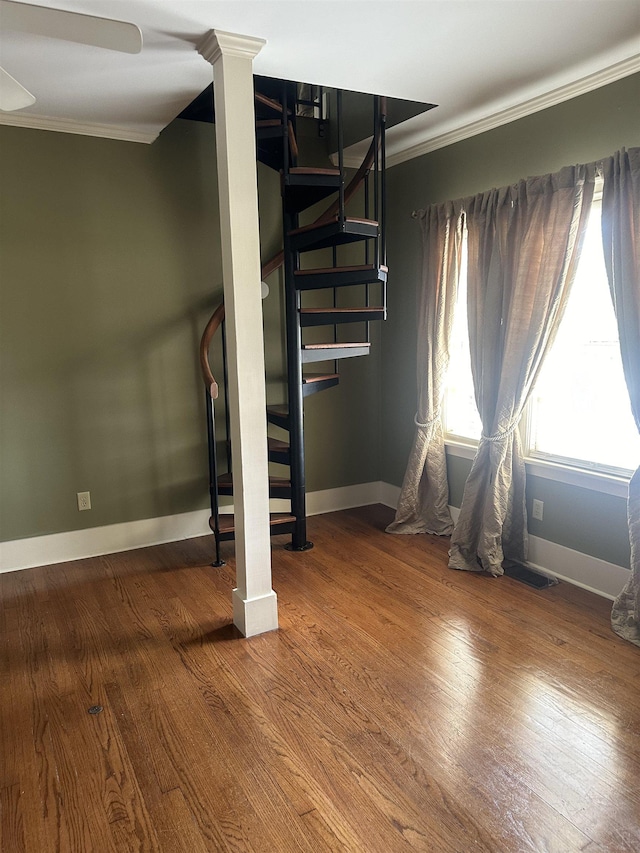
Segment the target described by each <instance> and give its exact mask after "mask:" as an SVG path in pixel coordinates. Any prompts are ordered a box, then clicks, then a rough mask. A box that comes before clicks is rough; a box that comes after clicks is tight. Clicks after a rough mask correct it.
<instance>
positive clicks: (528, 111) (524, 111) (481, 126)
mask: <svg viewBox="0 0 640 853" xmlns="http://www.w3.org/2000/svg"><path fill="white" fill-rule="evenodd" d="M638 71H640V54H636V55H635V56H632V57H630V58H629V59H625V60H623V61H621V62H616V63H615V64H614V65H610V66H609V67H608V68H603V69H602V70H601V71H597V72H595V73H594V74H589V75H587V76H586V77H583V78H582V79H580V80H576V81H575V82H573V83H569V84H567V85H565V86H560V87H558V88H557V89H553V90H552V91H551V92H546V93H545V94H544V95H539V96H538V97H536V98H531V99H530V100H528V101H524V102H523V103H521V104H516V105H515V106H513V107H509V108H507V109H506V110H500V111H499V112H496V113H493V114H492V115H489V116H486V117H485V118H482V119H479V120H478V121H473V122H471V123H470V124H465V125H462V126H461V127H457V128H454V129H453V130H450V131H448V132H447V133H441V134H439V135H438V136H432V137H427V138H425V139H423V140H422V141H421V142H418V143H415V144H414V145H410V146H407V147H406V148H399V149H398V150H396V151H393V153H391V154H388V155H387V161H386V165H387V168H390V167H391V166H397V165H398V164H399V163H404V162H406V161H407V160H413V159H414V158H415V157H420V156H422V155H423V154H428V153H429V152H431V151H437V150H438V149H439V148H445V147H446V146H447V145H453V144H454V143H456V142H461V141H462V140H463V139H469V138H470V137H472V136H477V135H478V134H480V133H486V131H488V130H493V129H494V128H496V127H500V126H501V125H503V124H509V123H510V122H512V121H517V120H518V119H520V118H524V117H525V116H528V115H532V114H533V113H537V112H540V111H541V110H546V109H548V108H549V107H553V106H556V104H561V103H563V102H564V101H570V100H571V99H572V98H577V97H579V96H580V95H586V94H587V93H588V92H592V91H593V90H594V89H599V88H600V87H601V86H606V85H608V84H609V83H615V82H616V80H621V79H622V78H623V77H629V76H630V75H631V74H635V73H636V72H638ZM354 159H355V158H354ZM345 164H346V165H348V166H351V165H352V163H349V162H347V160H346V159H345ZM356 168H357V166H356Z"/></svg>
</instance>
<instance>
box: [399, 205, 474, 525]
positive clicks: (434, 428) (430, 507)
mask: <svg viewBox="0 0 640 853" xmlns="http://www.w3.org/2000/svg"><path fill="white" fill-rule="evenodd" d="M418 220H419V222H420V225H421V228H422V246H423V265H422V282H421V286H420V287H419V288H418V304H417V311H418V354H417V355H418V358H417V368H418V411H417V412H416V417H415V422H416V432H415V438H414V443H413V448H412V450H411V454H410V457H409V462H408V465H407V470H406V473H405V476H404V482H403V484H402V489H401V491H400V500H399V502H398V508H397V511H396V517H395V520H394V521H393V523H392V524H390V525H389V527H387V532H388V533H437V534H439V535H447V534H449V533H451V531H452V530H453V523H452V521H451V514H450V513H449V506H448V504H449V489H448V484H447V464H446V457H445V449H444V436H443V429H442V418H441V411H440V409H441V404H442V396H443V393H444V382H445V379H446V374H447V368H448V366H449V340H450V338H451V326H452V323H453V312H454V308H455V304H456V297H457V293H458V277H459V273H460V259H461V247H462V214H461V207H460V202H446V203H444V204H437V205H432V206H431V207H429V208H428V209H427V210H422V211H420V213H419V214H418Z"/></svg>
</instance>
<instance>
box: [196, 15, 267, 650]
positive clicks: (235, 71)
mask: <svg viewBox="0 0 640 853" xmlns="http://www.w3.org/2000/svg"><path fill="white" fill-rule="evenodd" d="M264 43H265V42H264V41H263V40H262V39H256V38H250V37H248V36H241V35H235V34H233V33H225V32H220V31H218V30H212V31H211V32H210V33H209V34H208V35H207V37H206V38H205V39H204V41H203V42H202V44H201V45H200V46H199V47H198V52H199V53H200V54H201V55H202V56H203V57H204V58H205V59H206V60H207V61H208V62H210V63H211V64H212V65H213V86H214V103H215V125H216V150H217V164H218V188H219V202H220V232H221V239H222V274H223V282H224V304H225V318H226V327H227V358H228V373H229V415H230V421H231V442H232V446H233V504H234V513H235V528H236V540H235V542H236V583H237V588H236V589H234V591H233V621H234V624H235V625H236V627H237V628H238V629H239V630H240V631H241V632H242V633H243V634H244V636H245V637H251V636H253V635H254V634H261V633H263V632H264V631H271V630H274V629H275V628H277V627H278V606H277V598H276V594H275V592H274V591H273V589H272V588H271V539H270V531H269V470H268V457H267V418H266V394H265V369H264V343H263V331H262V299H261V293H260V235H259V225H258V178H257V169H256V143H255V107H254V91H253V58H254V56H255V55H256V54H257V53H258V52H259V50H260V49H261V47H262V46H263V44H264Z"/></svg>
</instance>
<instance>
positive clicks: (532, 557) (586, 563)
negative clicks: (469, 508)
mask: <svg viewBox="0 0 640 853" xmlns="http://www.w3.org/2000/svg"><path fill="white" fill-rule="evenodd" d="M449 510H450V511H451V517H452V518H453V521H454V524H455V522H456V521H457V520H458V516H459V515H460V510H459V508H458V507H456V506H450V507H449ZM527 563H528V565H529V566H530V567H531V568H532V569H535V571H537V572H540V574H542V575H547V576H548V577H552V578H558V580H561V581H566V582H567V583H571V584H573V585H574V586H579V587H581V588H582V589H586V590H588V591H589V592H594V593H595V594H596V595H601V596H602V597H603V598H609V599H611V600H613V599H614V598H615V597H616V596H617V595H618V593H619V592H620V591H621V590H622V588H623V586H624V585H625V583H626V582H627V580H628V579H629V569H625V568H624V566H617V565H616V564H615V563H608V562H607V561H606V560H600V559H598V557H592V556H591V555H590V554H583V553H582V552H580V551H574V550H573V549H572V548H566V547H565V546H564V545H557V544H556V543H555V542H550V541H549V540H548V539H542V538H541V537H540V536H529V559H528V560H527Z"/></svg>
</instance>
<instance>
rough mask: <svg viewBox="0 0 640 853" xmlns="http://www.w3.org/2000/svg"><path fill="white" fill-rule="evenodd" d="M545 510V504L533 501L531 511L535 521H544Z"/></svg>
mask: <svg viewBox="0 0 640 853" xmlns="http://www.w3.org/2000/svg"><path fill="white" fill-rule="evenodd" d="M543 510H544V502H543V501H538V500H536V499H535V498H534V499H533V509H532V511H531V515H532V516H533V517H534V518H535V519H537V520H538V521H542V516H543Z"/></svg>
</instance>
